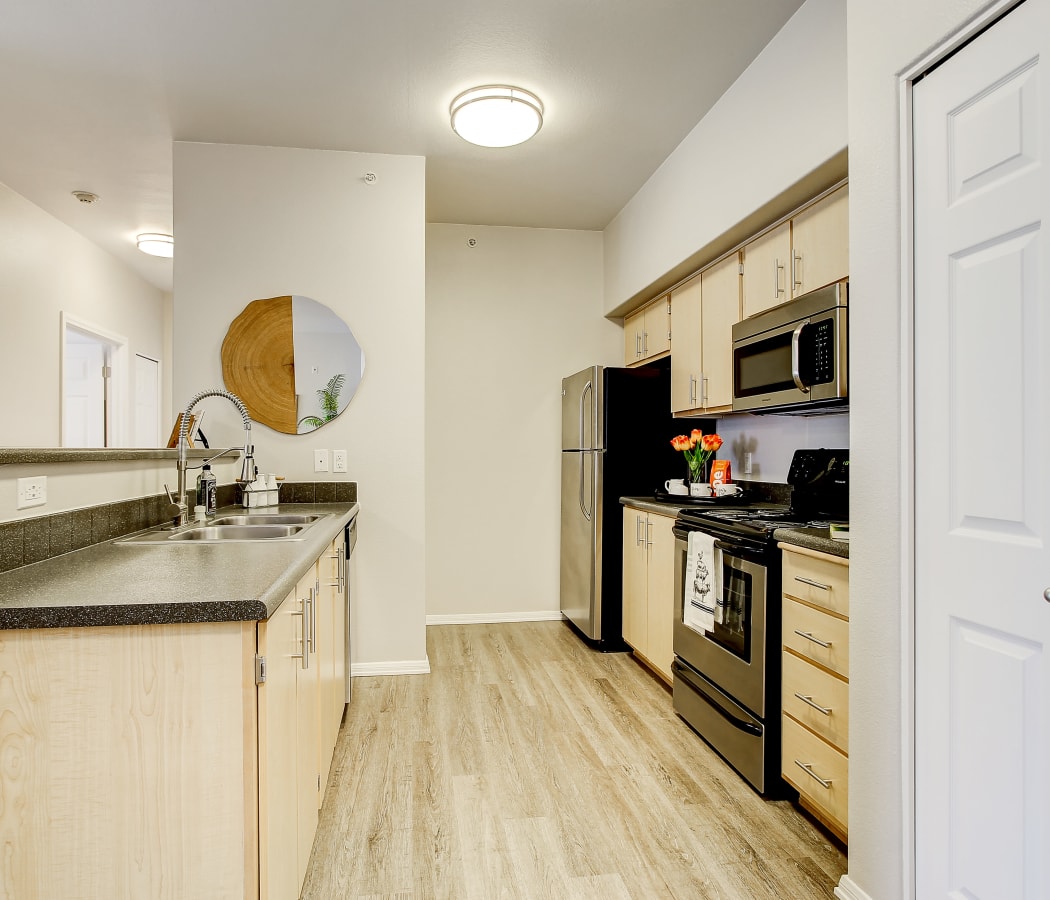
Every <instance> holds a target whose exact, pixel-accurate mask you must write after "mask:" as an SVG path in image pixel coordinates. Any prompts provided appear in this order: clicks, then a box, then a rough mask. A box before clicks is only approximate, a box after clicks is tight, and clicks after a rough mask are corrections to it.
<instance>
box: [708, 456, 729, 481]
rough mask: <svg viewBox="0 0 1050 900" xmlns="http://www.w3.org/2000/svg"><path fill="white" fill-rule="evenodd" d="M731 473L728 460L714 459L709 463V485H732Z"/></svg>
mask: <svg viewBox="0 0 1050 900" xmlns="http://www.w3.org/2000/svg"><path fill="white" fill-rule="evenodd" d="M732 483H733V473H732V470H731V469H730V467H729V460H728V459H716V460H715V461H714V462H713V463H711V484H713V485H714V484H732Z"/></svg>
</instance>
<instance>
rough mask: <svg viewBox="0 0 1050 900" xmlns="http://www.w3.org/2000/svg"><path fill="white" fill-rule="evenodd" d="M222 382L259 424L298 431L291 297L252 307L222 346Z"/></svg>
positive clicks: (236, 321)
mask: <svg viewBox="0 0 1050 900" xmlns="http://www.w3.org/2000/svg"><path fill="white" fill-rule="evenodd" d="M222 378H223V381H224V382H225V383H226V387H227V388H228V389H229V390H231V391H233V393H235V394H236V395H237V396H238V397H240V398H241V399H242V400H243V401H244V403H245V405H246V406H247V407H248V411H249V412H250V413H251V417H252V419H253V420H255V421H256V422H262V424H264V425H269V426H270V427H271V428H273V429H274V430H276V431H281V432H284V433H285V434H295V433H296V421H297V419H296V400H295V359H294V345H293V340H292V298H291V296H287V297H271V298H270V299H268V300H253V301H252V302H251V303H249V304H248V305H247V306H246V307H245V308H244V310H243V311H242V312H241V314H240V315H239V316H237V318H236V319H234V320H233V322H231V323H230V328H229V330H228V331H227V332H226V338H225V339H224V340H223V342H222Z"/></svg>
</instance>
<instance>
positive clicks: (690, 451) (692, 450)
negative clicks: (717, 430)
mask: <svg viewBox="0 0 1050 900" xmlns="http://www.w3.org/2000/svg"><path fill="white" fill-rule="evenodd" d="M671 446H672V447H674V449H675V450H681V451H682V453H683V454H685V461H686V464H687V466H688V467H689V482H690V484H703V483H705V482H706V481H707V464H708V463H709V462H710V461H711V457H713V456H714V455H715V452H716V451H717V450H718V448H719V447H721V446H722V438H720V437H719V436H718V435H717V434H704V433H703V432H702V431H701V430H700V429H699V428H694V429H693V430H692V431H691V432H690V433H689V435H688V436H687V435H684V434H680V435H678V436H677V437H673V438H671Z"/></svg>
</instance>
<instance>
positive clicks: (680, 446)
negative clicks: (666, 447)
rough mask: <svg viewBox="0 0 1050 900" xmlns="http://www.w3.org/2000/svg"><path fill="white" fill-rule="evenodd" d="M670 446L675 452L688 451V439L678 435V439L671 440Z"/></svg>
mask: <svg viewBox="0 0 1050 900" xmlns="http://www.w3.org/2000/svg"><path fill="white" fill-rule="evenodd" d="M671 446H672V447H674V449H675V450H688V449H689V438H687V437H686V436H685V435H684V434H680V435H678V437H673V438H671Z"/></svg>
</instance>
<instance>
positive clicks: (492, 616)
mask: <svg viewBox="0 0 1050 900" xmlns="http://www.w3.org/2000/svg"><path fill="white" fill-rule="evenodd" d="M564 618H565V617H564V616H563V615H562V614H561V610H559V609H546V610H542V611H540V612H507V613H457V614H454V615H450V616H427V625H497V624H499V623H500V622H560V621H561V620H562V619H564Z"/></svg>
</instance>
